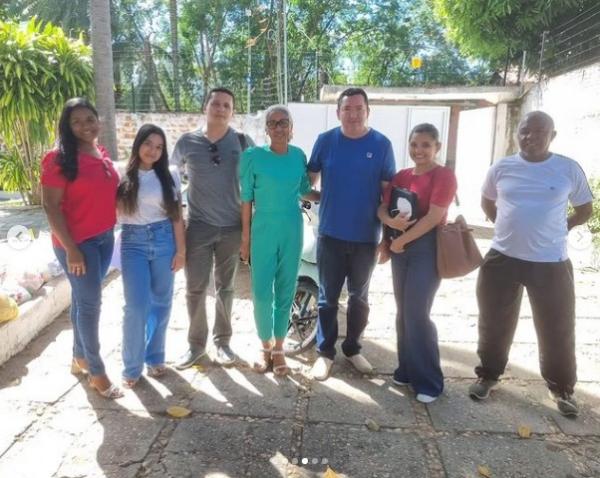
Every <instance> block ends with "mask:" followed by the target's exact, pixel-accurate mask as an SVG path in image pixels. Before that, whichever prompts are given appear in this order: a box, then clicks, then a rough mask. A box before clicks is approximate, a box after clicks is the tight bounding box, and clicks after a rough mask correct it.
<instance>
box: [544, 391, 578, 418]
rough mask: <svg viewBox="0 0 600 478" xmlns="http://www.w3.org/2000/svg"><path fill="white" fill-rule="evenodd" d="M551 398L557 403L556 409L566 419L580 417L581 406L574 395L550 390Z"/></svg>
mask: <svg viewBox="0 0 600 478" xmlns="http://www.w3.org/2000/svg"><path fill="white" fill-rule="evenodd" d="M549 392H550V398H551V399H552V400H553V401H554V402H556V408H558V411H559V412H560V414H561V415H563V416H565V417H576V416H577V415H579V405H577V401H576V400H575V399H574V398H573V395H571V394H570V393H567V392H554V391H552V390H549Z"/></svg>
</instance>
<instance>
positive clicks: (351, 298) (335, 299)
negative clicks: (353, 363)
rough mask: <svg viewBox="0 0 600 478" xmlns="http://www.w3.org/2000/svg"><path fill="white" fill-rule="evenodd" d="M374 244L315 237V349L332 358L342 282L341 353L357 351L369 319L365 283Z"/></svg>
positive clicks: (370, 271)
mask: <svg viewBox="0 0 600 478" xmlns="http://www.w3.org/2000/svg"><path fill="white" fill-rule="evenodd" d="M376 250H377V246H376V244H374V243H370V242H350V241H343V240H340V239H334V238H333V237H329V236H319V240H318V242H317V265H318V268H319V322H318V327H317V351H318V352H319V354H320V355H322V356H324V357H327V358H329V359H332V360H333V358H334V357H335V342H336V340H337V337H338V322H337V312H338V305H339V299H340V293H341V291H342V287H343V285H344V282H345V281H346V280H347V286H348V308H347V315H346V325H347V327H346V329H347V331H346V339H345V340H344V341H343V342H342V351H343V352H344V355H346V356H348V357H351V356H352V355H356V354H358V353H360V348H361V346H360V343H359V339H360V336H361V334H362V333H363V331H364V330H365V327H366V326H367V322H368V319H369V282H370V280H371V274H372V273H373V268H374V267H375V255H376Z"/></svg>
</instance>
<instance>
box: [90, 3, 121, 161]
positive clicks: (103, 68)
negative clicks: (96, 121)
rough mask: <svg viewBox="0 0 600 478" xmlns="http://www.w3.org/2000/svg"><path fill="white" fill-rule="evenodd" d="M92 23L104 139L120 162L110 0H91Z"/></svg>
mask: <svg viewBox="0 0 600 478" xmlns="http://www.w3.org/2000/svg"><path fill="white" fill-rule="evenodd" d="M90 24H91V28H90V29H91V35H90V37H91V40H92V61H93V64H94V85H95V89H96V105H97V107H98V113H99V114H100V118H101V120H102V130H101V132H100V142H101V143H102V145H103V146H104V147H105V148H106V149H107V150H108V152H109V153H110V157H111V158H112V159H113V161H117V160H118V159H119V156H118V149H117V129H116V121H115V94H114V76H113V56H112V42H111V31H110V1H109V0H90Z"/></svg>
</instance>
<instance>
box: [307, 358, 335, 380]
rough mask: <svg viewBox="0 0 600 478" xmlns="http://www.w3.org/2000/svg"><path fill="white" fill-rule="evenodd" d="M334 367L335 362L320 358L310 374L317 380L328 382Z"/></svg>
mask: <svg viewBox="0 0 600 478" xmlns="http://www.w3.org/2000/svg"><path fill="white" fill-rule="evenodd" d="M331 367H333V360H331V359H328V358H327V357H323V356H320V357H319V358H318V359H317V361H316V362H315V363H314V364H313V366H312V369H311V370H310V374H311V375H312V377H313V378H314V379H315V380H327V377H329V373H330V372H331Z"/></svg>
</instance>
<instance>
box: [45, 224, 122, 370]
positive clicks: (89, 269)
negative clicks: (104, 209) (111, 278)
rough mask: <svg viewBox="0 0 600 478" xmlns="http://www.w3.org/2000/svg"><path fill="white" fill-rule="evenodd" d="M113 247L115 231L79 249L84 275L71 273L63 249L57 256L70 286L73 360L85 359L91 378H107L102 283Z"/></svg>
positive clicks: (83, 244)
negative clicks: (102, 347)
mask: <svg viewBox="0 0 600 478" xmlns="http://www.w3.org/2000/svg"><path fill="white" fill-rule="evenodd" d="M113 245H114V235H113V230H112V229H110V230H108V231H106V232H103V233H101V234H98V235H97V236H94V237H91V238H90V239H87V240H85V241H83V242H81V243H79V244H77V247H78V248H79V250H80V251H81V253H82V254H83V258H84V260H85V268H86V273H85V274H84V275H81V276H76V275H73V274H69V273H68V272H67V271H68V267H67V254H66V252H65V250H64V249H63V248H61V247H55V248H54V253H55V254H56V258H57V259H58V262H60V265H61V266H62V267H63V269H64V270H65V273H66V274H67V278H68V279H69V282H70V283H71V322H72V324H73V339H74V340H73V357H74V358H78V359H82V358H84V359H85V360H86V361H87V363H88V367H89V371H90V374H91V375H104V373H105V371H104V363H103V362H102V358H101V357H100V341H99V339H98V325H99V322H100V306H101V304H102V280H103V279H104V276H105V275H106V272H107V271H108V266H109V265H110V259H111V257H112V252H113Z"/></svg>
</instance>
